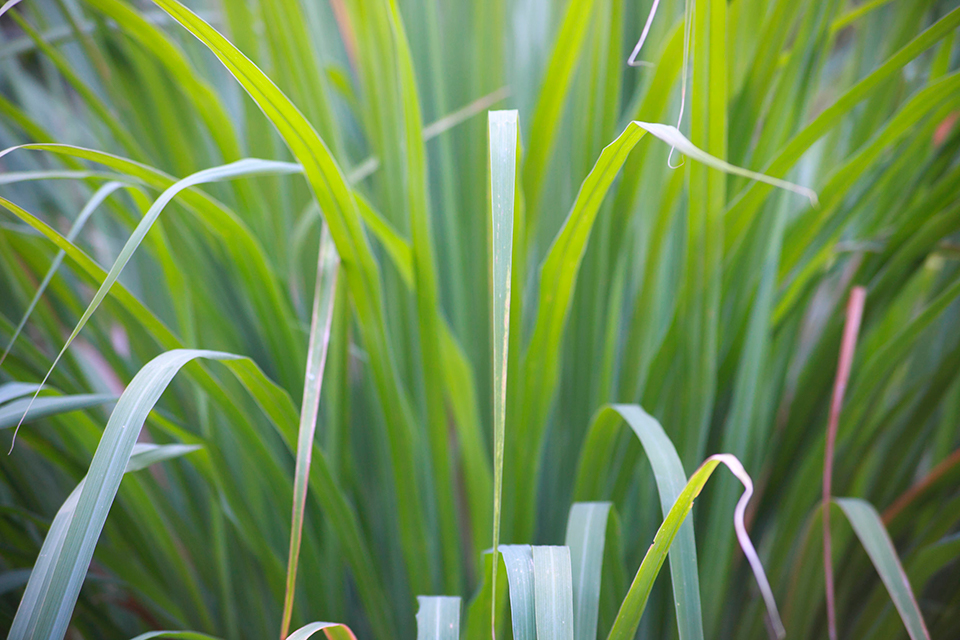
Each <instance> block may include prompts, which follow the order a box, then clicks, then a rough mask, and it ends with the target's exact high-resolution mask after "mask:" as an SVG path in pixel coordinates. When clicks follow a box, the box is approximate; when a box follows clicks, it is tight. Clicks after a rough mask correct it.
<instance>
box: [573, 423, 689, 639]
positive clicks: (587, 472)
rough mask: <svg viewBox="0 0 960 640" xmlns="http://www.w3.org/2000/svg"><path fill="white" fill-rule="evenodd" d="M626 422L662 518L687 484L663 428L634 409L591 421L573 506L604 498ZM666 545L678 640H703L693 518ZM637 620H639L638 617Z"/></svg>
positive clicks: (685, 476)
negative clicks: (642, 457)
mask: <svg viewBox="0 0 960 640" xmlns="http://www.w3.org/2000/svg"><path fill="white" fill-rule="evenodd" d="M622 422H626V423H627V425H628V426H629V427H630V429H631V430H632V431H633V433H634V435H636V436H637V438H638V439H639V440H640V444H641V445H642V446H643V451H644V453H645V454H646V456H647V460H649V461H650V466H651V467H652V468H653V476H654V479H655V480H656V484H657V493H658V495H659V497H660V509H661V513H662V515H663V517H664V518H666V517H667V516H668V515H669V514H670V512H671V509H672V508H673V506H674V504H675V503H676V502H677V501H678V500H679V499H680V495H681V493H682V492H683V490H684V485H685V484H686V483H687V475H686V473H684V471H683V464H682V463H681V462H680V456H679V455H678V454H677V450H676V448H675V447H674V446H673V443H672V442H671V441H670V438H669V437H668V436H667V434H666V432H665V431H664V430H663V427H662V426H660V423H659V422H657V421H656V420H655V419H654V418H653V417H652V416H650V414H648V413H647V412H646V411H644V410H643V409H642V408H641V407H640V406H638V405H610V406H607V407H604V408H603V409H601V410H600V411H599V412H598V413H597V415H596V416H595V417H594V419H593V423H592V424H591V425H590V429H589V431H587V436H586V439H585V440H584V444H583V450H582V451H581V454H580V462H579V465H578V468H577V480H576V485H575V487H576V488H575V489H574V497H575V498H576V499H577V500H586V499H590V498H599V497H605V496H604V485H605V481H606V479H607V476H608V475H609V471H608V468H609V461H610V460H612V459H614V456H615V453H616V451H615V447H616V444H617V442H618V436H619V434H620V429H619V427H620V424H621V423H622ZM674 536H675V540H674V541H673V542H672V543H671V544H672V546H668V548H670V549H672V552H671V553H670V576H671V579H672V580H671V582H672V585H673V596H674V601H675V602H676V605H675V608H676V615H677V628H678V630H679V635H680V639H681V640H702V638H703V618H702V614H701V605H700V580H699V577H698V573H697V546H696V541H695V540H694V530H693V518H692V517H691V518H690V519H689V520H688V521H684V522H683V523H682V524H681V525H680V527H679V529H678V530H677V532H676V533H675V534H674ZM637 620H639V616H637Z"/></svg>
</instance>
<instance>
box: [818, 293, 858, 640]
mask: <svg viewBox="0 0 960 640" xmlns="http://www.w3.org/2000/svg"><path fill="white" fill-rule="evenodd" d="M866 297H867V290H866V289H864V288H863V287H854V288H853V290H851V291H850V298H849V300H848V301H847V317H846V323H845V324H844V326H843V340H842V342H841V343H840V360H839V362H838V363H837V375H836V378H835V379H834V384H833V397H832V398H831V400H830V412H829V416H828V423H827V444H826V447H825V449H824V454H823V504H825V505H827V504H830V499H831V497H832V484H833V447H834V444H835V443H836V439H837V425H838V424H839V422H840V410H841V408H842V407H843V395H844V393H845V392H846V390H847V381H848V380H849V379H850V369H851V367H852V366H853V356H854V353H856V349H857V335H858V334H859V333H860V320H861V318H862V317H863V304H864V301H865V300H866ZM823 573H824V585H825V587H826V592H827V629H828V633H829V636H830V639H831V640H836V639H837V609H836V606H837V604H836V599H835V597H834V593H833V550H832V545H831V539H830V509H824V511H823Z"/></svg>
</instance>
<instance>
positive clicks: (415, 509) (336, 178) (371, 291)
mask: <svg viewBox="0 0 960 640" xmlns="http://www.w3.org/2000/svg"><path fill="white" fill-rule="evenodd" d="M154 3H155V4H156V5H157V6H159V7H160V8H162V9H163V10H164V11H166V12H167V13H168V14H169V15H170V16H171V17H173V18H174V19H175V20H176V21H177V22H179V23H180V24H181V25H183V26H184V27H185V28H186V29H187V30H189V31H190V32H191V33H192V34H193V35H194V36H196V37H197V38H198V39H199V40H200V41H201V42H202V43H203V44H204V45H205V46H206V47H207V48H209V49H210V50H211V51H212V52H213V53H214V54H215V55H216V56H217V58H218V59H219V60H220V61H221V62H222V63H223V65H224V66H225V67H226V68H227V70H228V71H230V73H231V74H232V75H233V76H234V77H235V78H236V79H237V81H238V82H239V83H240V84H241V85H242V86H243V88H244V89H245V90H246V91H247V93H248V94H249V95H250V97H251V98H252V99H253V100H254V102H256V103H257V105H258V106H259V107H260V109H261V110H262V111H263V112H264V114H265V115H266V116H267V117H268V118H269V119H270V121H271V122H272V123H273V124H274V126H276V127H277V130H278V132H279V133H280V135H281V136H282V137H283V139H284V141H285V142H286V144H287V145H288V146H289V148H290V151H291V152H292V153H293V155H294V156H295V157H296V158H297V160H299V161H300V163H301V164H302V165H303V170H304V173H305V174H306V177H307V181H308V182H309V183H310V186H311V187H312V190H313V193H314V195H315V196H316V198H317V202H318V204H319V205H320V209H321V210H322V211H323V214H324V218H325V220H326V221H327V224H328V225H329V226H330V235H331V236H332V237H333V239H334V241H335V242H336V244H337V251H338V253H339V254H340V258H341V260H342V261H343V263H344V264H349V265H351V268H350V269H349V270H348V275H347V284H348V285H349V287H350V291H351V294H352V298H353V303H354V306H355V308H356V312H357V313H356V317H357V318H358V320H359V325H360V331H361V334H362V336H363V342H364V347H365V348H366V351H367V354H368V355H369V357H370V364H371V369H372V373H373V379H374V382H375V384H376V386H377V391H378V393H379V395H380V401H381V402H382V404H383V413H384V415H385V416H386V418H387V422H388V429H387V435H388V440H389V445H390V453H391V458H392V463H393V464H392V469H393V475H394V485H395V486H394V498H395V500H396V502H397V507H398V511H399V519H400V526H399V529H400V540H401V547H402V549H403V552H404V556H405V561H406V565H407V566H406V569H407V571H408V573H409V574H410V578H411V582H412V584H415V585H416V584H427V583H428V582H429V573H430V567H431V565H432V564H433V563H432V562H431V561H430V558H429V552H428V549H427V540H428V536H427V535H426V518H425V517H424V516H425V511H424V508H423V504H422V498H421V491H420V488H419V487H417V488H416V489H415V490H412V491H404V490H402V489H401V488H402V487H405V486H409V484H410V483H411V482H414V483H415V484H418V483H417V482H416V480H415V479H416V478H418V474H417V472H416V469H417V465H416V452H415V443H414V433H413V426H412V420H413V418H412V416H411V415H410V407H409V404H408V402H407V400H406V398H405V397H404V395H405V394H404V390H403V388H402V386H401V383H400V380H399V377H398V372H397V368H396V365H395V362H394V359H393V356H392V353H391V352H390V350H389V347H388V344H387V337H386V319H385V317H384V304H383V293H382V288H381V284H380V277H379V268H378V266H377V263H376V260H375V258H374V256H373V252H372V251H371V248H370V244H369V242H368V241H367V238H366V235H365V234H364V232H363V227H362V224H361V220H360V215H359V213H358V212H357V206H356V201H355V200H354V198H353V197H352V195H351V191H350V188H349V186H348V184H347V181H346V178H345V177H344V174H343V172H342V171H341V169H340V167H339V165H338V164H337V162H336V160H335V159H334V157H333V156H332V154H331V153H330V150H329V149H328V148H327V146H326V144H325V143H324V142H323V140H322V139H321V138H320V136H319V135H318V134H317V132H316V130H314V128H313V127H312V126H311V125H310V123H309V122H308V121H307V120H306V118H304V116H303V114H302V113H300V111H298V110H297V108H296V107H295V106H294V105H293V103H291V102H290V100H289V99H288V98H287V97H286V96H285V95H284V94H283V92H282V91H280V89H279V88H277V86H276V85H275V84H274V83H273V82H272V81H271V80H270V79H269V78H268V77H267V76H266V75H265V74H264V73H263V72H262V71H261V70H260V69H259V68H258V67H257V66H256V65H255V64H253V63H252V62H251V61H250V60H249V59H248V58H247V57H246V56H244V55H243V54H242V53H241V52H240V51H239V50H238V49H237V48H236V47H235V46H234V45H233V44H232V43H230V41H228V40H227V39H226V38H224V37H223V35H221V34H220V33H219V32H217V30H216V29H214V28H212V27H211V26H210V25H209V24H207V23H206V22H204V21H203V20H202V19H201V18H200V17H199V16H197V15H196V14H195V13H193V12H192V11H190V10H189V9H187V8H186V7H185V6H183V5H182V4H181V3H180V2H177V0H154Z"/></svg>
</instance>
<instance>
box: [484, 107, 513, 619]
mask: <svg viewBox="0 0 960 640" xmlns="http://www.w3.org/2000/svg"><path fill="white" fill-rule="evenodd" d="M487 130H488V136H489V144H490V152H489V153H490V155H489V161H490V167H489V170H490V216H491V225H492V226H491V229H492V236H491V252H492V256H491V260H490V263H491V268H492V276H491V277H492V280H491V282H492V285H493V303H492V304H491V310H492V325H491V326H492V336H493V423H494V424H493V548H494V549H499V548H500V509H501V500H502V493H503V448H504V429H505V424H506V415H507V368H508V366H507V365H508V362H509V345H510V282H511V271H512V268H513V221H514V208H515V206H516V203H515V202H514V196H515V193H516V179H517V174H516V170H517V144H518V135H519V121H518V114H517V112H516V111H491V112H489V114H488V116H487ZM498 565H499V563H497V562H494V563H493V574H492V576H491V579H490V582H491V589H492V590H493V592H494V593H496V592H497V567H498ZM490 625H491V632H492V633H494V634H495V630H496V608H494V609H492V611H491V620H490Z"/></svg>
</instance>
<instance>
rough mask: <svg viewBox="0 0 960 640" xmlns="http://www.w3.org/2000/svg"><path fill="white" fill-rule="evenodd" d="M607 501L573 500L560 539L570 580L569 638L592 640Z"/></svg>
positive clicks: (607, 514)
mask: <svg viewBox="0 0 960 640" xmlns="http://www.w3.org/2000/svg"><path fill="white" fill-rule="evenodd" d="M611 506H612V505H611V503H610V502H577V503H575V504H574V505H573V506H572V507H570V515H569V517H568V518H567V533H566V537H565V539H564V542H565V544H566V546H567V547H569V549H570V563H571V567H570V570H571V576H572V579H573V624H574V630H573V639H574V640H596V638H597V618H598V616H599V613H600V574H601V570H602V569H603V547H604V542H605V540H606V534H607V518H608V516H609V515H610V507H611Z"/></svg>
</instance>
